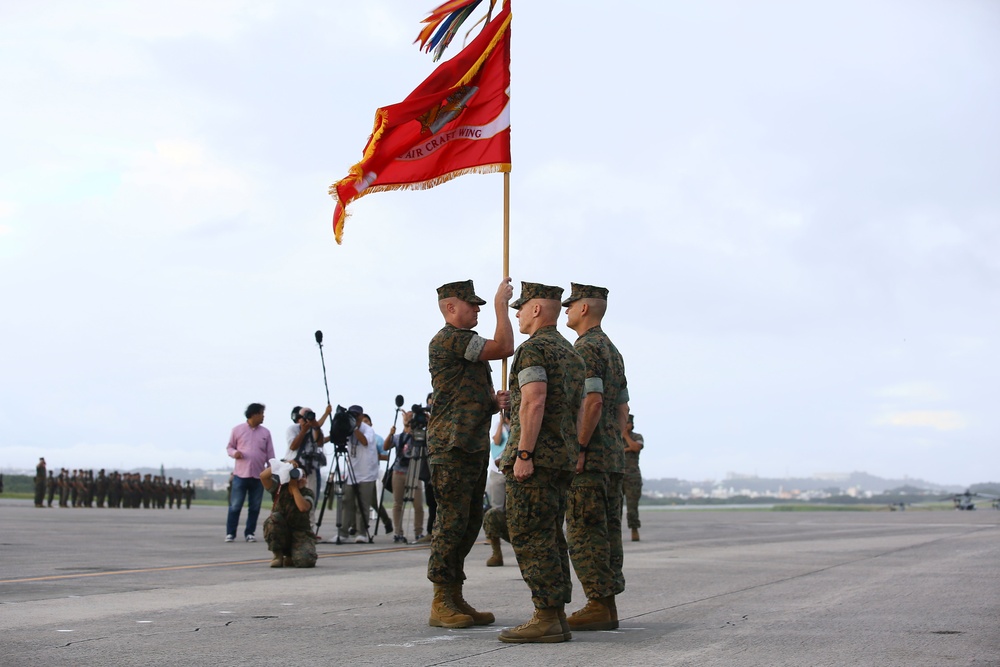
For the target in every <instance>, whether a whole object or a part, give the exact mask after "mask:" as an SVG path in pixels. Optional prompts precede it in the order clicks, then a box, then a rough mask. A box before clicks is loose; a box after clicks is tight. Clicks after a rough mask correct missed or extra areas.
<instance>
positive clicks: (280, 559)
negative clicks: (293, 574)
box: [271, 551, 285, 567]
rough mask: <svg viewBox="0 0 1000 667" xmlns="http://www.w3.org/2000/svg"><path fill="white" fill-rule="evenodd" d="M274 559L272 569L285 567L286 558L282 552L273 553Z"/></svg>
mask: <svg viewBox="0 0 1000 667" xmlns="http://www.w3.org/2000/svg"><path fill="white" fill-rule="evenodd" d="M271 553H273V554H274V558H272V559H271V567H284V565H285V556H284V554H282V553H281V552H280V551H272V552H271Z"/></svg>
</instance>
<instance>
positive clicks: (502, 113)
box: [330, 2, 510, 243]
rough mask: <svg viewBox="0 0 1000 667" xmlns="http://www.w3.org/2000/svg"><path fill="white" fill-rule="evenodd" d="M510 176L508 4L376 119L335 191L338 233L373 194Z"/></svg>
mask: <svg viewBox="0 0 1000 667" xmlns="http://www.w3.org/2000/svg"><path fill="white" fill-rule="evenodd" d="M503 171H510V2H506V3H504V8H503V11H501V12H500V13H499V14H498V15H497V16H496V18H494V19H493V20H492V21H490V22H489V23H488V24H487V25H486V26H485V27H484V28H483V30H482V31H481V32H480V33H479V35H478V36H477V37H476V38H475V39H474V40H473V41H472V43H471V44H469V45H468V46H467V47H465V48H464V49H462V50H461V51H460V52H459V53H458V55H456V56H455V57H454V58H452V59H451V60H449V61H447V62H445V63H442V64H441V65H439V66H438V67H437V69H435V70H434V71H433V72H432V73H431V75H430V76H429V77H427V79H425V80H424V82H423V83H421V84H420V85H419V86H417V88H416V90H414V91H413V92H412V93H410V95H409V96H408V97H407V98H406V99H405V100H403V101H402V102H400V103H399V104H394V105H392V106H387V107H382V108H380V109H379V110H378V111H376V112H375V127H374V129H373V130H372V135H371V137H369V138H368V145H367V146H365V151H364V156H363V157H362V158H361V162H358V163H357V164H356V165H354V166H353V167H351V170H350V173H349V174H348V176H347V178H344V179H343V180H340V181H337V182H336V183H334V184H333V185H331V186H330V194H331V195H332V196H333V198H334V199H335V200H336V201H337V207H336V209H335V211H334V214H333V233H334V238H336V240H337V243H340V242H341V239H342V237H343V234H344V219H345V217H346V213H347V212H346V206H347V204H349V203H351V202H352V201H354V200H355V199H358V198H359V197H363V196H364V195H367V194H370V193H372V192H382V191H385V190H426V189H427V188H432V187H434V186H435V185H440V184H441V183H445V182H447V181H450V180H451V179H453V178H455V177H457V176H462V175H463V174H471V173H493V172H503Z"/></svg>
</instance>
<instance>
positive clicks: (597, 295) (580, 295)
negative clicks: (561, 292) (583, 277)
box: [562, 283, 608, 306]
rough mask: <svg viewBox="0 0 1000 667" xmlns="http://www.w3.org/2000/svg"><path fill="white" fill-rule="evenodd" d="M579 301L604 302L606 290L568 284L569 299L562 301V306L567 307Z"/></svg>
mask: <svg viewBox="0 0 1000 667" xmlns="http://www.w3.org/2000/svg"><path fill="white" fill-rule="evenodd" d="M580 299H602V300H604V301H607V300H608V288H607V287H596V286H595V285H580V284H578V283H570V293H569V298H568V299H566V300H565V301H563V302H562V305H564V306H568V305H569V304H571V303H573V302H574V301H579V300H580Z"/></svg>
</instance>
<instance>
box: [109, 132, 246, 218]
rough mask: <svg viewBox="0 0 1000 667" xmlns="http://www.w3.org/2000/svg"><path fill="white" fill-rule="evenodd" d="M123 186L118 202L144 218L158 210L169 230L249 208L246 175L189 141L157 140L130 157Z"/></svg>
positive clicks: (123, 178) (203, 147) (230, 214)
mask: <svg viewBox="0 0 1000 667" xmlns="http://www.w3.org/2000/svg"><path fill="white" fill-rule="evenodd" d="M122 190H123V191H122V198H121V199H120V200H119V202H120V204H119V205H121V203H123V202H124V201H128V202H129V203H130V204H131V205H132V206H134V207H135V209H136V210H138V211H143V212H144V213H143V215H144V217H146V218H147V219H148V217H149V216H150V215H151V214H154V213H153V212H157V211H158V212H160V213H159V214H158V215H160V216H161V217H162V220H160V222H161V223H162V224H163V225H165V226H166V228H168V229H178V228H180V229H189V228H191V227H196V226H198V225H200V224H202V223H204V222H209V221H215V220H218V219H219V218H230V217H232V216H237V215H239V214H240V213H243V212H245V211H246V210H247V209H248V208H250V207H251V206H250V202H251V201H252V199H253V192H254V188H253V186H252V184H251V182H250V179H249V178H248V177H247V176H246V175H245V174H243V173H241V172H240V171H239V170H238V169H237V168H235V167H234V166H230V165H228V164H225V163H223V162H221V161H220V160H218V159H217V158H216V157H215V156H214V155H212V154H211V152H210V151H209V150H208V149H207V148H206V147H205V146H203V145H202V144H200V143H197V142H194V141H190V140H159V141H156V142H155V144H154V146H153V148H152V150H147V151H143V152H142V153H140V154H138V155H137V156H135V160H134V162H133V164H132V165H131V167H130V168H129V169H128V170H127V171H126V172H125V173H124V174H122ZM129 224H131V222H129Z"/></svg>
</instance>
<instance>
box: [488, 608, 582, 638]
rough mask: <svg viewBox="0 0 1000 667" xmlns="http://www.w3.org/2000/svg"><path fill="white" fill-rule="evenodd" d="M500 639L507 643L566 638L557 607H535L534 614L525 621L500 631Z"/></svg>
mask: <svg viewBox="0 0 1000 667" xmlns="http://www.w3.org/2000/svg"><path fill="white" fill-rule="evenodd" d="M499 639H500V641H502V642H507V643H508V644H532V643H542V644H555V643H557V642H564V641H566V640H567V637H566V635H565V634H564V633H563V628H562V623H560V622H559V608H558V607H549V608H547V609H535V615H534V616H532V617H531V620H530V621H528V622H527V623H523V624H521V625H519V626H517V627H516V628H507V629H506V630H504V631H503V632H501V633H500V637H499Z"/></svg>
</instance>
